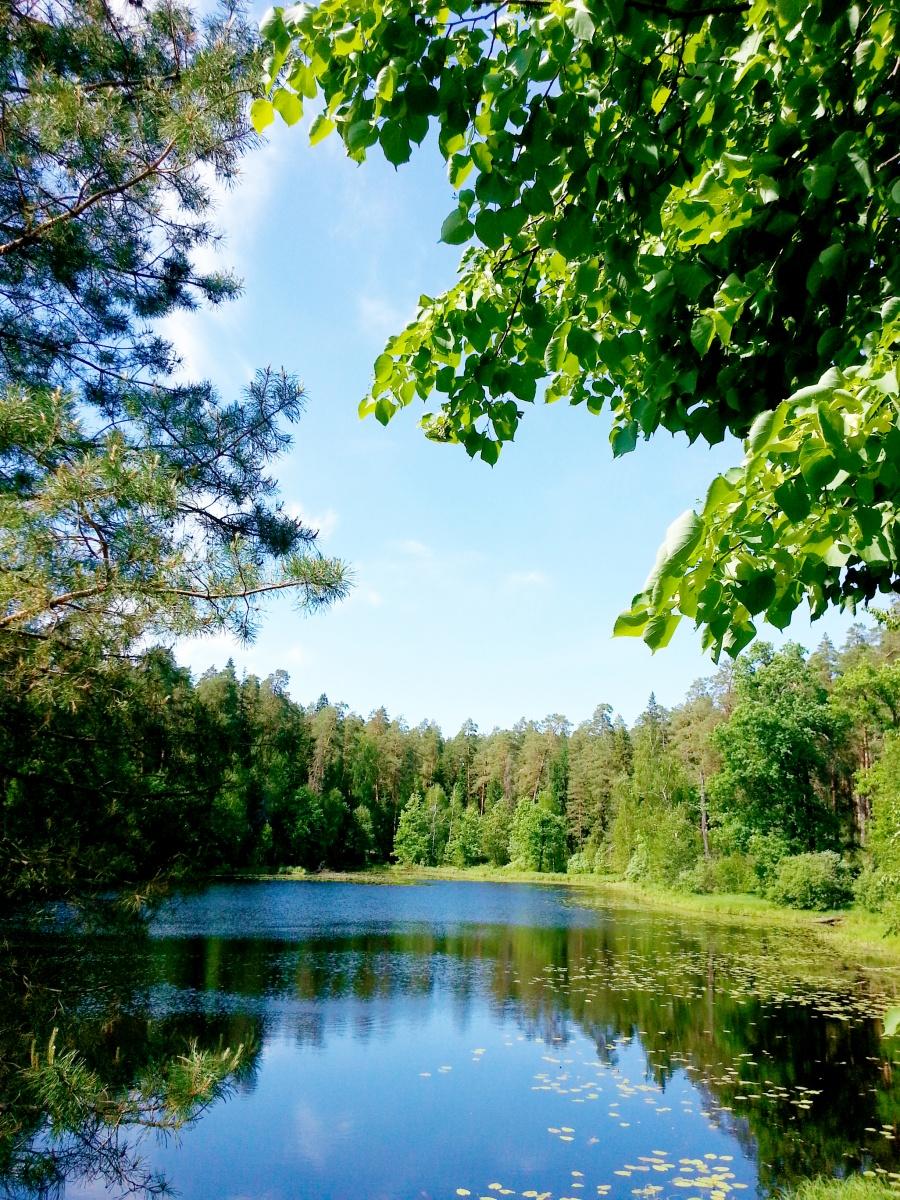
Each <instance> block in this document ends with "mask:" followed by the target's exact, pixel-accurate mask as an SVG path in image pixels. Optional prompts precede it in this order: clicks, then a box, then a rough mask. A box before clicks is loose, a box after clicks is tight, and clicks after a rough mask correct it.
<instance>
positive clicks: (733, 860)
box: [713, 852, 759, 892]
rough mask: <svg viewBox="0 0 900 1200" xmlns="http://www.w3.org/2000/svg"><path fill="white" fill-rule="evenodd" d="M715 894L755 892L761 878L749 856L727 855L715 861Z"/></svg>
mask: <svg viewBox="0 0 900 1200" xmlns="http://www.w3.org/2000/svg"><path fill="white" fill-rule="evenodd" d="M713 880H714V886H713V891H714V892H755V891H756V890H757V889H758V887H759V876H758V875H757V868H756V863H755V861H754V860H753V859H752V858H751V857H750V855H749V854H739V853H737V852H735V853H734V854H726V855H724V856H723V857H722V858H716V859H713Z"/></svg>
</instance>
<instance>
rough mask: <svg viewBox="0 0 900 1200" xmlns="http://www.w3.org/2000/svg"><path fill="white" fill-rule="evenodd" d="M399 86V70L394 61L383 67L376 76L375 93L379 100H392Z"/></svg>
mask: <svg viewBox="0 0 900 1200" xmlns="http://www.w3.org/2000/svg"><path fill="white" fill-rule="evenodd" d="M396 86H397V71H396V69H395V68H394V66H393V64H392V63H388V65H387V66H386V67H382V68H381V70H380V71H379V72H378V74H377V75H376V76H375V95H376V96H377V97H378V99H379V100H391V99H393V96H394V88H395V87H396Z"/></svg>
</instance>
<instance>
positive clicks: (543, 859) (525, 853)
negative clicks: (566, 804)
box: [509, 800, 566, 871]
mask: <svg viewBox="0 0 900 1200" xmlns="http://www.w3.org/2000/svg"><path fill="white" fill-rule="evenodd" d="M509 857H510V859H511V861H512V864H513V866H514V867H518V868H519V869H520V870H524V871H564V870H565V869H566V826H565V822H564V821H563V819H562V817H560V816H559V815H558V814H557V813H555V812H551V811H549V809H548V808H545V807H544V806H543V805H542V804H534V803H530V802H529V801H527V800H524V801H522V802H521V803H519V805H518V806H517V807H516V811H515V812H514V814H513V819H512V824H511V826H510V832H509Z"/></svg>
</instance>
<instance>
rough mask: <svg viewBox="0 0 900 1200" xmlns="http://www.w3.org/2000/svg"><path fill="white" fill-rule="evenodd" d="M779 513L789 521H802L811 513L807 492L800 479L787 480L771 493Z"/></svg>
mask: <svg viewBox="0 0 900 1200" xmlns="http://www.w3.org/2000/svg"><path fill="white" fill-rule="evenodd" d="M773 495H774V497H775V501H776V503H777V504H778V506H779V508H780V509H781V511H782V512H783V513H784V514H785V516H786V517H787V518H788V520H790V521H794V522H795V523H796V522H798V521H804V520H805V519H806V518H807V517H808V516H809V514H810V512H811V511H812V502H811V500H810V497H809V492H808V491H807V490H806V486H805V485H804V483H803V480H802V479H801V478H794V479H789V480H787V481H786V482H785V483H783V484H781V486H780V487H777V488H776V489H775V491H774V493H773Z"/></svg>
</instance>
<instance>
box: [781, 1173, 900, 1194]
mask: <svg viewBox="0 0 900 1200" xmlns="http://www.w3.org/2000/svg"><path fill="white" fill-rule="evenodd" d="M784 1195H785V1197H786V1200H897V1196H898V1195H900V1182H897V1183H888V1182H886V1181H885V1180H883V1179H878V1178H876V1177H875V1176H873V1175H871V1174H866V1175H851V1176H849V1178H847V1179H805V1180H804V1181H803V1183H800V1184H798V1185H797V1186H796V1187H795V1188H791V1189H790V1190H788V1191H786V1192H785V1193H784Z"/></svg>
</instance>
